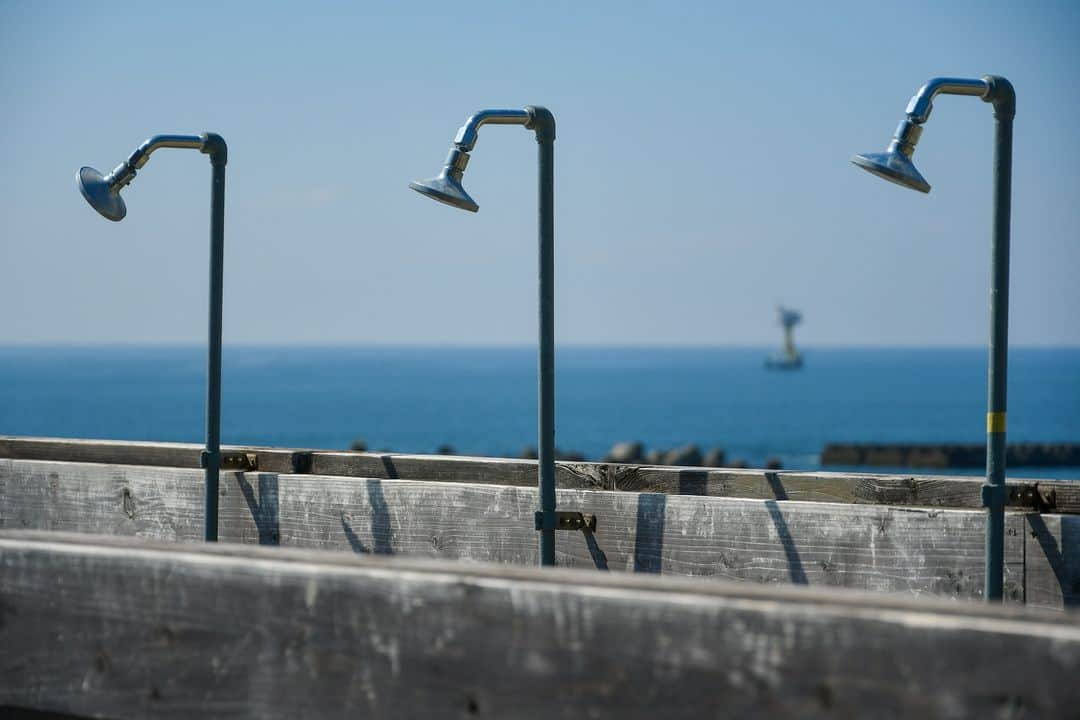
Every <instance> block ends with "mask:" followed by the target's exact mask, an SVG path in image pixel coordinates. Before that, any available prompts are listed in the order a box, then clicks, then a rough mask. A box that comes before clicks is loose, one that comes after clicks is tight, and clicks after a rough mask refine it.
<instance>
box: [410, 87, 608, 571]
mask: <svg viewBox="0 0 1080 720" xmlns="http://www.w3.org/2000/svg"><path fill="white" fill-rule="evenodd" d="M483 125H522V126H524V127H525V128H526V129H528V130H532V131H534V132H535V133H536V142H537V145H538V147H539V164H540V184H539V185H540V203H539V205H540V211H539V222H540V349H539V366H538V373H539V378H538V385H539V388H538V390H539V429H538V434H539V438H538V442H537V445H538V448H539V452H538V456H539V486H540V509H539V511H538V512H537V513H536V519H535V527H536V529H537V530H538V531H539V532H540V564H541V565H554V564H555V531H556V530H570V529H583V528H584V529H587V530H592V529H593V528H594V527H595V518H594V517H592V516H591V515H582V514H581V513H576V512H573V513H571V512H556V511H555V172H554V169H555V168H554V164H555V118H554V116H552V114H551V112H550V111H548V110H547V109H546V108H542V107H534V106H529V107H526V108H525V109H523V110H481V111H480V112H478V113H476V114H474V115H472V116H471V117H470V118H469V119H468V120H466V121H465V124H464V125H463V126H462V127H461V129H460V130H458V134H457V137H455V138H454V146H453V147H452V148H451V149H450V154H449V155H448V156H447V158H446V165H445V167H443V169H442V172H440V173H439V174H438V175H437V176H436V177H434V178H431V179H429V180H423V181H420V182H411V183H409V187H410V188H412V189H413V190H415V191H417V192H418V193H420V194H422V195H426V196H428V197H430V198H433V199H435V200H438V201H439V202H442V203H446V204H447V205H452V206H454V207H456V208H460V209H462V210H468V211H470V212H476V211H477V210H478V209H479V206H478V205H477V204H476V202H475V201H474V200H473V199H472V198H471V197H469V194H468V193H467V192H465V188H464V187H462V185H461V178H462V174H463V173H464V172H465V167H466V166H467V165H468V164H469V153H470V152H471V151H472V149H473V148H474V147H475V146H476V138H477V132H478V131H479V129H480V128H481V126H483Z"/></svg>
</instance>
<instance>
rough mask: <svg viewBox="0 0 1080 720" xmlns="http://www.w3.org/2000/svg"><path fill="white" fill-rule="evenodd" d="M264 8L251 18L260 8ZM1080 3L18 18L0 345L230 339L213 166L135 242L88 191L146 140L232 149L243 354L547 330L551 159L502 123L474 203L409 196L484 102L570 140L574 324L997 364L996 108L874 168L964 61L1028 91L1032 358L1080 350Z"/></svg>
mask: <svg viewBox="0 0 1080 720" xmlns="http://www.w3.org/2000/svg"><path fill="white" fill-rule="evenodd" d="M256 8H257V9H256ZM1078 37H1080V5H1078V4H1077V3H1075V2H1033V3H1000V2H990V3H987V2H952V3H940V2H926V3H924V2H911V3H907V4H905V5H903V6H902V7H899V6H897V5H896V4H895V3H870V2H837V3H790V4H784V3H721V2H700V3H690V2H686V3H678V2H640V3H626V2H618V3H616V2H611V3H603V2H594V3H581V2H566V3H559V2H555V3H547V4H541V5H538V4H536V3H488V2H473V3H468V4H462V3H458V4H454V3H445V2H443V3H425V2H409V3H385V4H378V3H340V4H326V3H318V2H305V3H288V4H287V3H259V4H257V5H256V4H254V3H203V2H189V3H185V4H183V5H182V6H177V5H175V4H172V5H160V4H155V5H151V4H148V3H121V2H111V3H93V4H86V3H81V4H76V3H51V2H18V1H16V2H13V1H11V0H8V1H7V2H3V3H0V98H2V99H3V107H4V112H3V132H2V133H0V153H2V156H3V158H4V165H5V170H6V171H5V172H4V173H3V176H2V179H0V267H3V282H2V283H0V305H2V306H3V307H4V308H5V311H4V312H3V313H0V343H23V342H76V343H89V342H93V343H98V342H193V343H195V342H202V341H203V340H204V338H205V303H206V274H207V272H206V266H207V242H208V241H207V226H208V205H209V167H208V163H207V162H206V159H205V157H203V156H201V155H198V154H197V153H193V152H190V151H177V150H163V151H161V152H159V153H158V154H156V155H155V156H154V157H153V159H152V160H151V162H150V164H149V165H147V166H146V168H145V169H144V170H143V171H142V172H140V175H139V177H138V178H137V179H136V181H135V182H134V184H133V185H132V186H131V187H129V188H127V189H126V190H125V191H124V193H125V197H126V199H127V202H128V217H127V218H126V219H125V220H124V221H123V222H121V223H118V224H113V223H109V222H107V221H105V220H103V219H101V218H99V217H98V216H97V215H96V214H95V213H94V212H93V211H91V210H90V209H89V207H88V206H86V205H85V203H84V202H83V201H82V199H81V197H80V196H79V194H78V191H77V190H76V187H75V182H74V174H75V171H76V170H77V169H78V168H79V166H81V165H93V166H96V167H98V168H99V169H102V170H108V169H111V168H112V167H114V166H115V165H116V164H117V163H118V162H120V161H121V160H123V159H124V158H125V157H127V155H128V154H129V153H130V152H131V150H133V149H134V148H135V147H136V146H137V145H138V144H139V143H140V142H141V141H142V140H143V139H144V138H145V137H147V136H149V135H152V134H155V133H161V132H177V133H198V132H201V131H203V130H214V131H217V132H220V133H221V134H222V135H224V136H225V138H226V139H227V140H228V142H229V147H230V164H229V170H228V173H229V176H228V209H227V236H226V246H227V247H226V297H225V300H226V309H225V335H226V343H298V342H299V343H309V342H312V343H432V344H436V343H439V344H441V343H454V344H480V343H482V344H489V343H490V344H524V343H531V342H532V341H533V339H534V337H535V317H536V310H535V303H536V280H535V274H536V266H535V263H536V248H535V232H536V228H535V200H536V191H535V186H534V183H535V143H534V142H533V140H532V138H531V136H530V134H529V133H527V132H526V131H524V130H522V129H521V128H515V127H506V128H501V127H489V128H485V129H484V130H483V131H482V132H481V138H480V142H479V143H478V145H477V148H476V151H475V152H474V153H473V158H472V162H471V164H470V167H469V170H468V172H467V174H466V187H467V188H468V190H469V191H470V193H471V194H472V195H473V197H474V198H476V200H477V201H478V202H479V204H480V208H481V209H480V212H479V214H477V215H471V214H468V213H463V212H459V211H455V210H453V209H451V208H448V207H445V206H442V205H439V204H437V203H433V202H430V201H428V200H425V199H423V198H421V197H420V196H419V195H416V194H415V193H412V192H410V191H409V190H408V189H407V183H408V181H409V180H412V179H415V178H419V177H427V176H430V175H432V174H434V173H435V172H437V171H438V169H439V167H440V165H441V163H442V160H443V159H444V157H445V155H446V152H447V150H448V148H449V146H450V142H451V140H452V139H453V136H454V133H455V131H456V129H457V128H458V126H459V125H461V123H462V121H463V120H464V119H465V118H466V116H468V115H469V114H470V113H471V112H473V111H475V110H478V109H481V108H484V107H503V106H510V107H514V106H524V105H527V104H543V105H547V106H548V107H550V108H551V109H552V110H553V111H554V113H555V115H556V118H557V120H558V128H559V129H558V141H557V144H556V166H557V170H556V173H557V174H556V180H557V187H556V204H557V216H556V244H557V249H556V252H557V256H556V265H557V304H558V307H557V336H558V339H559V341H560V342H566V343H575V344H612V343H614V344H706V345H746V344H756V345H763V344H775V343H777V342H778V341H779V331H778V329H777V328H776V326H775V317H774V306H775V305H776V304H777V303H778V302H783V303H787V304H790V305H793V306H795V307H798V308H800V309H802V310H803V311H804V314H805V316H806V323H805V325H804V326H803V327H802V328H800V331H799V338H800V339H801V340H802V341H803V342H805V343H806V344H810V345H837V344H839V345H979V344H982V343H985V342H986V337H987V327H988V320H987V297H988V275H989V230H990V217H991V216H990V170H991V165H990V160H991V154H990V153H991V140H992V136H993V120H992V114H991V110H990V107H989V106H988V105H985V104H984V103H982V102H979V101H978V100H976V99H973V98H958V97H943V98H941V99H939V100H938V102H937V103H936V104H935V112H934V115H933V117H932V119H931V120H930V122H929V124H928V125H927V126H926V131H925V133H924V135H923V139H922V141H921V143H920V145H919V148H918V151H917V152H916V155H915V160H916V164H917V165H918V166H919V168H920V170H921V171H922V172H923V174H924V175H925V176H926V177H927V178H928V179H929V181H930V183H931V184H932V185H933V186H934V189H933V192H931V194H930V195H928V196H923V195H920V194H918V193H914V192H910V191H906V190H903V189H901V188H898V187H895V186H892V185H890V184H887V183H884V182H881V181H879V180H877V179H875V178H873V177H871V176H870V175H868V174H866V173H863V172H861V171H858V170H857V169H855V168H854V167H853V166H851V165H850V164H849V159H850V157H851V155H852V154H853V153H855V152H860V151H867V150H879V149H883V148H884V146H885V145H886V144H887V142H888V140H889V137H890V135H891V133H892V131H893V129H894V128H895V126H896V124H897V122H899V120H900V119H901V118H902V116H903V110H904V107H905V105H906V103H907V100H908V98H909V97H910V96H911V95H912V94H913V93H914V92H915V90H916V89H917V88H918V87H919V86H920V85H921V84H922V83H923V82H924V81H925V80H927V79H928V78H930V77H933V76H936V75H960V76H978V75H981V74H984V73H998V74H1002V75H1006V76H1007V77H1009V78H1010V79H1011V80H1012V81H1013V83H1014V85H1015V86H1016V88H1017V92H1018V96H1019V111H1018V116H1017V121H1016V159H1015V178H1014V205H1013V248H1014V252H1013V262H1012V267H1013V283H1012V300H1013V303H1012V312H1011V320H1012V327H1011V340H1012V341H1013V342H1014V343H1015V344H1022V345H1077V344H1080V321H1078V320H1077V318H1076V311H1077V308H1080V283H1078V282H1077V281H1076V277H1077V275H1078V271H1080V231H1078V229H1077V228H1080V170H1078V165H1077V161H1078V160H1080V134H1078V133H1077V132H1076V127H1077V118H1080V82H1078V81H1077V79H1076V74H1077V71H1078V70H1080V43H1078V42H1077V41H1076V39H1077V38H1078Z"/></svg>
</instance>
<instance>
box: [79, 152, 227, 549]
mask: <svg viewBox="0 0 1080 720" xmlns="http://www.w3.org/2000/svg"><path fill="white" fill-rule="evenodd" d="M159 148H186V149H189V150H198V151H199V152H201V153H203V154H205V155H209V156H210V165H211V167H212V180H211V186H210V188H211V189H210V192H211V195H210V323H209V349H208V355H207V373H206V375H207V382H206V448H205V449H204V450H203V452H202V455H201V461H200V464H201V465H202V467H203V468H205V470H206V489H205V498H206V518H205V524H204V532H203V537H204V538H205V539H206V540H207V541H216V540H217V536H218V475H219V471H220V468H221V461H222V455H221V302H222V275H223V270H222V265H223V255H224V249H225V164H226V162H227V161H228V149H227V148H226V145H225V140H224V139H223V138H222V137H221V136H220V135H215V134H214V133H203V134H202V135H155V136H154V137H152V138H150V139H149V140H147V141H145V142H144V143H143V144H142V145H140V146H139V147H138V148H137V149H136V150H135V152H133V153H132V154H131V157H129V158H128V159H127V160H125V161H124V162H122V163H120V165H118V166H117V167H116V169H115V170H113V171H112V172H111V173H109V174H108V175H102V174H101V173H100V172H98V171H97V170H95V169H94V168H91V167H84V168H82V169H81V170H79V172H78V173H77V174H76V176H75V179H76V180H77V181H78V183H79V190H80V192H82V195H83V197H84V198H86V201H87V202H88V203H90V206H91V207H93V208H94V209H95V210H97V211H98V212H99V213H101V214H102V215H103V216H104V217H106V218H107V219H109V220H113V221H119V220H123V219H124V216H125V215H126V214H127V206H126V205H125V204H124V199H123V198H122V197H120V191H121V190H122V189H123V188H124V187H125V186H126V185H127V184H128V183H130V182H131V181H132V180H133V179H135V174H136V171H138V170H139V169H140V168H142V166H143V165H145V164H146V161H147V160H149V159H150V155H151V154H152V153H153V152H154V151H155V150H157V149H159Z"/></svg>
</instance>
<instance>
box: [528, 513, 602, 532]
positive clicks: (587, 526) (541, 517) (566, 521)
mask: <svg viewBox="0 0 1080 720" xmlns="http://www.w3.org/2000/svg"><path fill="white" fill-rule="evenodd" d="M545 521H546V522H545ZM535 524H536V529H537V530H588V531H589V532H596V516H595V515H593V514H592V513H580V512H575V511H570V510H554V511H549V512H546V513H545V512H544V511H543V510H537V511H536V516H535Z"/></svg>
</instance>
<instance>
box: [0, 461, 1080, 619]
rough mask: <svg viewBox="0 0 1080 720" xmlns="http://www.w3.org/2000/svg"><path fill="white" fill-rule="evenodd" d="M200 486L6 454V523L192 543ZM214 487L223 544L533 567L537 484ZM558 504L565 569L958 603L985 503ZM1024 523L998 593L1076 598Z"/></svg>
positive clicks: (666, 498)
mask: <svg viewBox="0 0 1080 720" xmlns="http://www.w3.org/2000/svg"><path fill="white" fill-rule="evenodd" d="M202 484H203V478H202V473H201V472H200V471H198V470H183V469H176V468H162V467H141V466H124V465H98V464H86V463H57V462H42V461H29V460H0V527H6V528H15V529H18V528H30V529H44V530H61V531H76V532H84V533H104V534H111V535H135V536H139V537H144V538H151V539H158V540H169V541H181V542H197V541H198V540H199V539H200V538H201V537H202V529H201V528H202V517H203V500H202ZM221 487H222V497H221V510H220V537H221V539H222V540H223V541H226V542H241V543H249V544H266V545H276V544H281V545H293V546H298V547H304V548H316V549H327V550H352V551H353V552H356V553H360V554H377V555H378V554H382V555H408V556H421V557H438V558H449V559H459V560H474V561H494V562H503V563H513V564H519V565H533V564H535V563H536V562H537V536H536V532H535V531H534V530H533V529H532V515H533V512H534V508H535V505H536V491H535V490H534V489H532V488H523V487H514V486H497V485H482V484H466V483H443V482H426V481H417V480H379V479H364V478H344V477H322V476H314V475H278V474H275V473H235V472H232V473H223V474H222V486H221ZM558 499H559V507H560V508H561V509H565V510H580V511H583V512H590V513H594V514H595V515H596V516H597V518H598V523H599V525H598V528H597V530H596V532H595V533H589V532H559V533H557V540H556V549H557V553H558V562H559V564H561V565H563V566H570V567H582V568H593V569H597V570H613V571H632V572H639V573H664V574H671V575H705V576H713V577H718V578H726V579H737V580H749V581H753V582H759V583H793V584H809V585H829V586H837V587H847V588H856V589H862V590H874V591H885V592H903V593H909V594H916V595H920V594H934V595H943V596H947V597H956V598H976V597H979V596H980V595H981V592H982V585H983V538H984V532H985V530H984V527H985V525H984V516H983V513H982V512H979V511H971V510H942V509H937V508H911V507H888V506H873V505H849V504H839V503H837V504H830V503H806V502H799V501H772V500H767V501H765V500H749V499H737V498H716V497H697V496H681V495H663V494H658V493H626V492H612V491H595V490H560V491H559V493H558ZM1041 517H1042V518H1044V522H1052V521H1053V519H1054V518H1056V517H1058V516H1049V515H1044V516H1041ZM1026 522H1027V521H1026V520H1025V517H1024V515H1023V514H1014V513H1010V514H1009V516H1008V517H1007V526H1006V568H1005V573H1006V574H1005V588H1006V598H1007V600H1008V601H1009V602H1014V603H1020V602H1024V601H1025V599H1026V600H1027V601H1028V602H1032V603H1035V604H1038V605H1041V606H1046V607H1058V608H1060V607H1063V606H1064V605H1065V604H1067V603H1068V604H1072V603H1074V602H1075V600H1076V597H1075V594H1073V593H1062V592H1061V590H1060V588H1058V589H1056V590H1055V588H1054V587H1053V586H1051V584H1049V583H1048V582H1045V581H1042V580H1040V581H1039V582H1037V583H1035V584H1034V586H1032V583H1029V582H1027V579H1026V567H1027V566H1026V564H1025V557H1027V558H1028V562H1029V563H1032V564H1034V563H1035V561H1036V560H1037V555H1038V553H1039V552H1042V550H1041V549H1040V548H1039V547H1033V545H1032V543H1031V542H1028V540H1027V538H1028V535H1027V525H1026ZM1055 527H1056V526H1055ZM1070 527H1071V526H1070ZM1058 547H1059V550H1058V553H1059V554H1060V555H1061V556H1062V557H1066V558H1070V559H1072V558H1075V557H1076V555H1077V553H1078V552H1080V538H1077V536H1076V535H1075V534H1073V535H1067V536H1065V537H1064V538H1063V539H1062V540H1059V541H1058ZM1070 563H1071V564H1070ZM1060 567H1061V569H1060V571H1059V572H1058V574H1056V575H1054V577H1055V578H1058V577H1060V578H1061V582H1064V583H1066V584H1068V583H1071V582H1074V578H1078V577H1080V568H1078V567H1077V563H1076V562H1075V560H1070V562H1067V563H1064V564H1060ZM1043 575H1045V574H1043ZM1043 575H1040V576H1039V577H1043ZM1068 587H1072V586H1071V585H1068ZM1033 592H1034V593H1036V595H1033V594H1032V593H1033Z"/></svg>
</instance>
